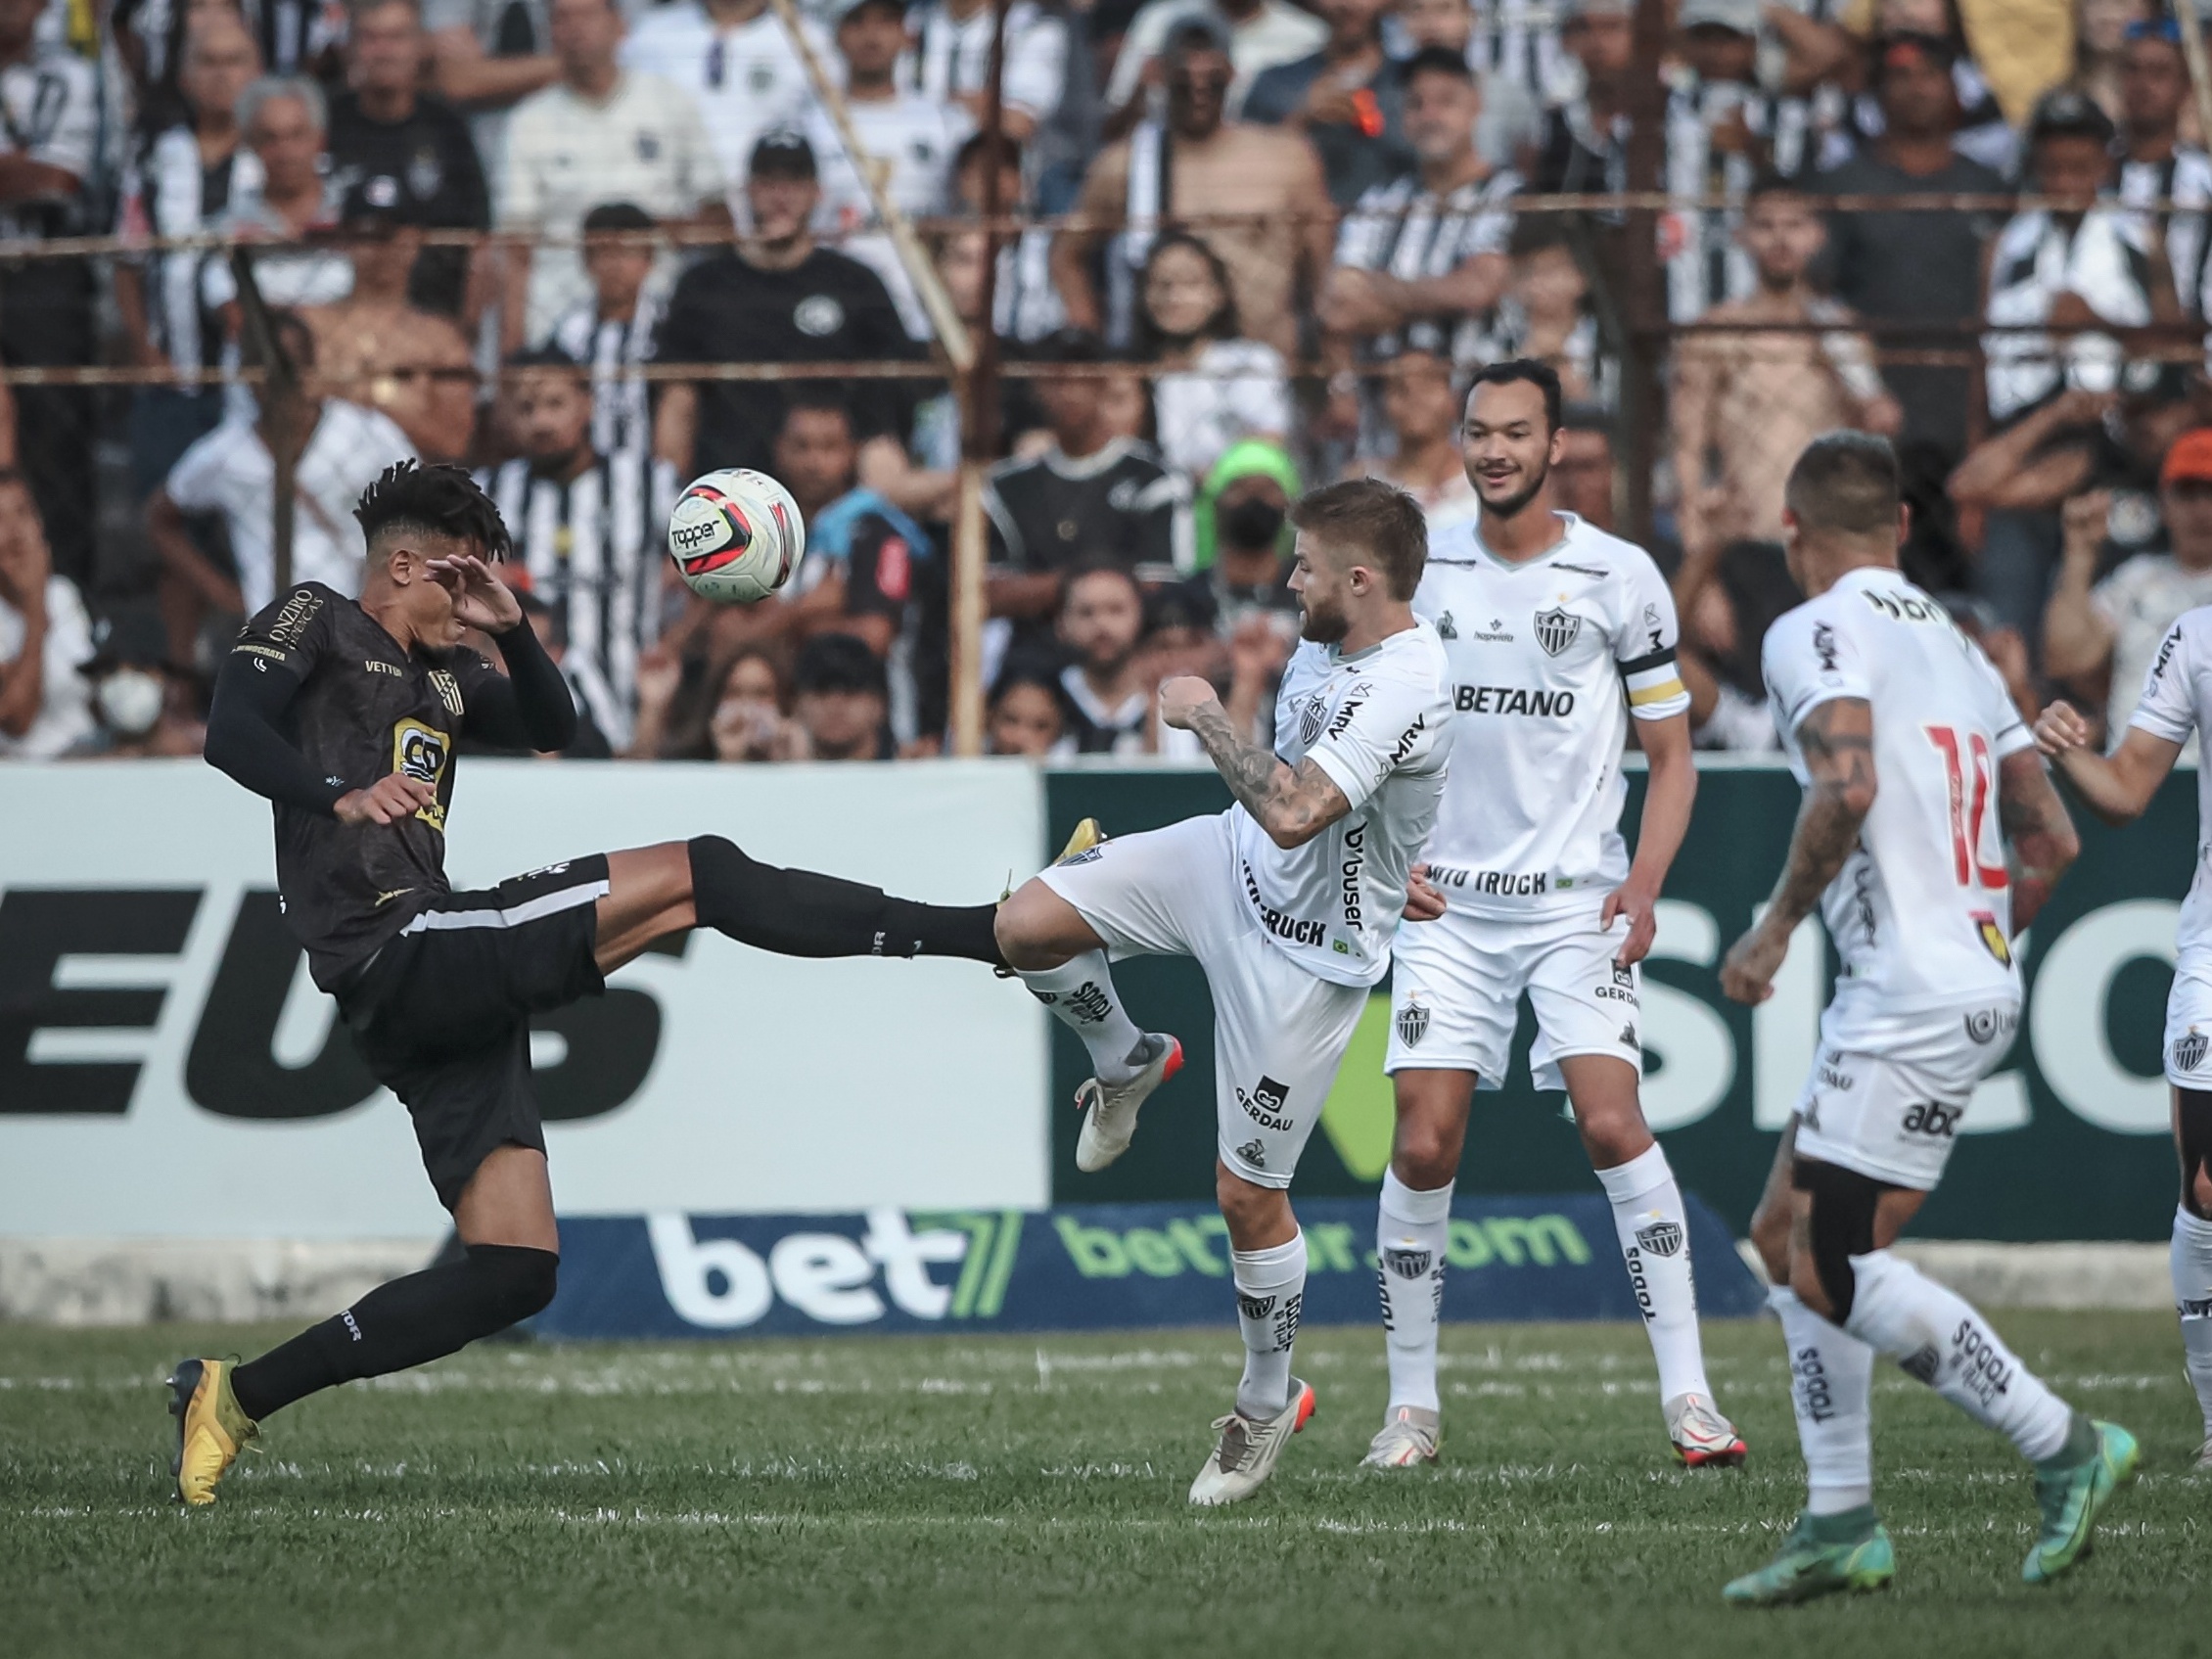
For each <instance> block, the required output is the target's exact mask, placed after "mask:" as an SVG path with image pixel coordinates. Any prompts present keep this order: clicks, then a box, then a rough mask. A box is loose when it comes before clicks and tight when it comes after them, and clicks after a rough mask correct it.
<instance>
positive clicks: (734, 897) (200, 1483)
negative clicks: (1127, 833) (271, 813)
mask: <svg viewBox="0 0 2212 1659" xmlns="http://www.w3.org/2000/svg"><path fill="white" fill-rule="evenodd" d="M354 516H355V517H356V518H357V519H359V520H360V524H361V530H362V532H363V533H364V535H365V536H366V538H367V543H368V563H367V570H366V574H365V576H364V578H363V582H362V590H361V598H360V601H359V603H355V602H354V601H353V600H350V599H347V598H346V597H344V596H343V595H341V594H339V593H337V592H335V591H333V590H332V589H330V588H327V587H324V586H321V585H320V584H318V583H314V582H308V583H305V584H303V585H301V586H300V587H299V588H297V589H296V590H295V591H294V592H292V593H290V594H288V595H286V596H285V597H283V598H281V599H279V600H278V601H276V602H275V603H273V604H271V605H270V606H269V607H268V608H267V609H266V610H264V611H263V612H262V613H261V614H260V615H259V616H257V617H255V618H254V619H253V621H252V622H249V623H247V625H246V628H245V630H244V631H243V632H242V633H241V634H240V636H239V640H238V644H237V646H236V647H235V648H234V649H233V652H232V654H231V657H230V659H229V661H228V663H227V664H226V665H225V666H224V668H223V670H222V674H221V676H220V678H219V679H218V680H217V681H216V685H215V699H214V708H213V712H212V714H210V716H209V718H208V721H207V759H208V760H209V761H211V762H212V763H213V764H214V765H216V766H218V767H220V768H221V769H222V770H223V771H225V772H227V773H229V774H230V776H232V777H233V778H235V779H237V780H238V781H239V782H240V783H242V784H244V785H245V786H246V787H247V788H248V789H251V790H252V791H253V793H254V794H256V795H260V796H264V797H266V798H267V799H268V800H269V801H271V802H273V803H274V804H275V806H276V856H277V880H278V884H279V886H280V887H281V888H282V890H283V904H284V912H285V917H286V920H287V921H288V923H289V924H290V925H291V928H292V931H293V932H294V934H295V935H297V936H298V937H299V939H300V943H301V944H302V945H304V946H305V947H306V951H307V963H308V969H309V971H310V972H311V973H312V974H313V976H314V980H315V984H316V985H318V986H320V987H321V988H322V989H323V990H324V991H328V992H330V993H331V995H333V996H334V997H336V998H337V1000H338V1005H339V1009H340V1012H341V1013H342V1014H343V1015H344V1016H345V1020H346V1025H347V1026H348V1027H349V1028H350V1029H351V1031H352V1034H353V1040H354V1042H355V1044H356V1045H357V1046H358V1047H359V1049H360V1051H361V1054H362V1057H363V1058H364V1059H366V1060H367V1062H368V1065H369V1069H370V1070H371V1071H372V1072H373V1073H375V1075H376V1077H377V1079H378V1080H379V1081H380V1082H382V1083H386V1084H387V1085H389V1086H390V1088H391V1089H392V1092H393V1093H394V1094H396V1095H397V1096H398V1097H399V1098H400V1100H401V1101H402V1102H404V1103H405V1105H406V1107H407V1110H408V1113H409V1114H410V1115H411V1116H412V1117H413V1119H414V1124H415V1137H416V1139H417V1140H418V1141H419V1142H420V1143H421V1145H422V1153H423V1165H424V1168H425V1169H427V1170H428V1171H429V1172H430V1178H431V1182H432V1184H433V1185H435V1186H436V1187H437V1188H438V1200H439V1202H441V1203H442V1204H444V1206H445V1207H446V1209H448V1210H450V1211H451V1212H452V1213H453V1225H454V1230H455V1231H456V1232H457V1233H458V1235H459V1237H460V1240H461V1243H462V1244H463V1245H464V1246H465V1247H466V1255H465V1256H464V1258H463V1259H462V1260H460V1261H456V1262H450V1263H447V1264H444V1265H441V1266H438V1267H431V1268H429V1269H427V1270H426V1271H423V1272H419V1273H414V1274H411V1275H409V1276H408V1277H406V1278H401V1279H394V1280H393V1281H392V1282H391V1283H390V1284H386V1285H383V1286H380V1287H379V1288H378V1289H376V1290H373V1291H371V1292H370V1293H369V1294H368V1295H367V1296H364V1297H363V1298H362V1299H361V1300H360V1301H358V1302H356V1303H355V1304H354V1305H353V1306H352V1307H351V1308H348V1309H347V1310H346V1312H345V1313H341V1314H339V1315H338V1316H337V1317H336V1318H332V1319H327V1320H325V1321H324V1322H323V1323H321V1324H319V1325H316V1326H314V1327H313V1328H312V1329H310V1330H307V1331H305V1332H302V1333H301V1334H300V1335H299V1336H297V1337H295V1338H293V1339H292V1340H291V1341H290V1342H288V1343H285V1344H284V1345H283V1346H282V1347H279V1348H276V1349H274V1350H272V1351H270V1352H269V1353H267V1354H264V1355H262V1356H261V1357H260V1358H259V1359H253V1360H251V1361H249V1362H247V1363H244V1364H239V1363H237V1362H235V1361H231V1360H222V1359H186V1360H184V1361H182V1362H181V1363H180V1364H178V1366H177V1368H176V1374H175V1376H173V1377H172V1378H171V1379H170V1385H171V1389H172V1395H173V1398H172V1401H171V1405H170V1410H171V1411H172V1412H173V1413H174V1414H175V1416H176V1418H177V1453H176V1470H175V1472H176V1477H177V1495H178V1497H179V1498H182V1499H183V1500H184V1501H185V1502H187V1503H193V1504H202V1503H211V1502H213V1501H214V1496H215V1483H216V1482H217V1481H219V1480H220V1479H221V1478H222V1476H223V1473H224V1471H225V1470H226V1469H228V1468H229V1467H230V1464H231V1462H232V1460H233V1459H234V1458H235V1457H236V1456H237V1455H238V1451H239V1448H240V1447H241V1446H243V1445H244V1444H245V1442H247V1441H248V1440H251V1439H253V1436H254V1435H255V1434H256V1433H257V1432H258V1425H259V1422H260V1420H261V1419H262V1418H264V1417H266V1416H267V1415H268V1414H269V1413H270V1412H272V1411H275V1410H278V1409H279V1408H281V1407H283V1406H289V1405H291V1404H292V1403H293V1402H294V1401H296V1400H299V1399H300V1398H302V1397H303V1396H305V1395H308V1394H312V1393H314V1392H316V1391H317V1390H319V1389H325V1388H330V1387H332V1386H334V1385H335V1384H338V1383H342V1382H346V1381H349V1380H351V1379H353V1378H356V1377H373V1376H381V1375H383V1374H384V1373H386V1372H388V1371H397V1370H403V1369H405V1368H407V1367H408V1366H411V1365H420V1364H423V1363H424V1362H426V1361H428V1360H431V1359H438V1357H439V1356H441V1355H445V1354H450V1353H452V1352H453V1351H454V1350H456V1349H458V1348H461V1347H463V1346H464V1345H466V1344H468V1343H470V1342H473V1341H475V1340H476V1339H477V1338H478V1337H481V1336H486V1335H488V1334H490V1333H491V1332H493V1331H497V1330H502V1329H504V1328H505V1327H506V1326H508V1325H511V1324H513V1323H514V1322H515V1321H516V1320H518V1319H522V1318H527V1317H529V1316H530V1314H532V1313H536V1312H537V1311H538V1310H539V1309H541V1308H543V1307H544V1306H545V1305H546V1304H547V1303H548V1302H550V1301H551V1300H552V1299H553V1287H554V1277H555V1270H556V1268H557V1267H558V1264H559V1261H560V1256H559V1251H560V1239H559V1234H558V1233H557V1231H556V1230H555V1227H554V1221H553V1192H552V1187H551V1184H550V1182H549V1181H548V1179H547V1175H546V1166H545V1136H544V1132H543V1130H542V1129H540V1128H539V1124H538V1115H537V1103H536V1101H535V1099H534V1098H533V1097H532V1094H531V1088H530V1015H531V1014H533V1013H536V1012H539V1011H542V1010H545V1009H551V1008H558V1007H561V1006H563V1005H564V1004H566V1003H569V1002H573V1001H575V1000H576V999H577V998H578V997H581V996H588V995H596V994H598V993H599V992H600V991H603V990H604V989H605V976H606V975H607V974H608V973H610V972H612V971H613V970H614V969H616V968H618V967H620V966H621V965H622V963H624V962H627V961H629V960H630V959H631V958H632V957H634V956H636V955H637V954H638V953H639V952H640V951H641V950H643V949H644V948H645V947H646V946H647V945H650V944H652V943H653V942H654V941H655V940H657V939H662V938H665V937H667V936H668V935H669V934H674V933H680V932H682V931H684V930H685V929H688V928H692V927H710V928H714V929H716V930H717V931H719V932H721V933H725V934H727V935H729V936H730V937H731V938H732V939H736V940H740V941H742V942H743V943H745V944H747V945H756V946H758V947H760V949H763V950H773V951H777V952H779V953H781V954H783V955H787V956H871V955H873V956H964V957H969V958H972V959H973V960H976V961H980V962H989V963H991V964H994V965H996V964H999V963H1000V961H1001V958H1000V956H999V954H998V947H997V945H995V944H994V943H993V941H992V938H991V918H992V913H993V911H994V909H995V906H993V905H990V904H979V905H972V906H964V907H952V906H945V905H934V904H919V903H914V902H912V901H910V900H907V899H893V898H891V897H889V896H887V895H886V894H884V893H883V892H882V891H881V890H880V889H877V888H872V887H863V886H860V885H859V884H858V883H855V882H849V881H840V880H838V879H837V878H835V877H833V876H823V875H815V874H813V873H812V872H810V871H806V870H784V869H777V868H774V867H772V866H770V865H766V864H761V863H759V862H756V861H755V860H754V859H752V858H749V857H747V856H746V854H745V853H742V852H740V851H739V850H738V848H737V847H736V846H735V845H733V844H732V843H731V842H729V841H726V840H724V839H723V838H722V837H720V836H713V835H710V836H700V837H698V838H697V839H695V840H692V841H689V842H682V841H670V842H664V843H662V844H661V845H659V846H657V847H641V848H633V849H630V850H629V851H627V852H622V853H592V854H590V855H588V856H585V857H579V858H572V859H570V860H569V861H568V862H567V863H565V864H554V865H551V866H549V867H548V868H546V869H542V870H536V871H533V872H531V873H530V874H529V875H525V876H518V877H516V878H515V879H514V880H512V881H508V882H503V883H501V884H500V885H499V886H498V887H495V888H491V889H488V890H486V891H484V892H482V893H455V892H453V891H452V890H451V889H450V888H449V887H448V886H447V885H446V881H445V814H446V811H447V809H448V808H449V807H450V806H451V804H452V799H453V766H454V759H453V755H454V746H455V744H456V742H457V741H458V740H459V739H461V738H463V737H469V738H474V739H478V740H481V741H484V742H486V743H490V744H495V745H498V746H500V747H504V748H517V749H536V750H555V749H559V748H561V747H562V746H563V745H565V744H567V743H568V742H569V741H570V740H571V739H572V738H573V737H574V736H575V734H576V706H575V703H574V702H573V700H572V699H571V697H570V695H569V690H568V687H567V685H566V683H565V682H564V681H563V679H562V677H561V673H560V670H559V669H558V668H555V667H554V666H553V664H552V662H551V660H550V659H548V658H547V656H546V655H545V652H544V649H543V647H541V646H540V645H539V644H538V641H537V636H536V635H535V634H534V633H533V632H532V631H531V630H530V624H529V623H528V622H526V621H525V620H524V618H523V613H522V608H521V607H520V605H518V604H517V602H516V600H515V596H514V595H513V594H512V593H510V592H509V591H508V590H507V588H506V587H505V585H504V584H502V583H501V582H500V580H499V578H498V577H497V576H495V575H494V574H493V572H492V569H491V565H490V563H489V561H495V560H498V559H500V558H502V557H503V556H504V555H505V554H506V552H507V547H508V541H507V530H506V527H505V526H504V525H502V524H501V523H500V520H499V514H498V511H497V509H496V508H494V507H493V506H492V504H491V502H490V501H489V500H488V499H487V498H486V497H485V496H484V492H483V491H482V490H480V489H478V488H477V486H476V484H474V483H473V482H472V481H471V480H470V478H469V475H468V474H467V473H466V472H464V471H462V470H461V469H460V468H458V467H417V466H415V464H414V463H412V462H406V463H403V464H401V465H399V466H396V467H393V468H392V469H391V470H390V471H389V472H387V473H386V474H385V475H384V476H383V477H382V478H381V479H379V480H378V481H377V483H376V484H373V485H372V486H371V487H370V488H369V489H368V491H367V492H366V493H365V494H363V495H362V497H361V502H360V506H359V509H358V510H357V511H356V513H355V515H354ZM472 627H473V628H478V629H481V630H482V631H484V633H486V634H489V635H490V636H491V638H492V639H493V640H495V641H496V642H497V644H498V648H499V653H500V656H501V657H502V658H504V659H505V662H506V667H507V672H506V674H505V675H504V676H502V675H501V674H500V673H498V672H497V671H496V670H495V669H494V668H492V667H491V665H490V664H488V663H486V662H485V661H484V659H483V658H482V657H480V656H478V655H477V654H476V653H475V652H473V651H470V650H468V649H466V648H464V647H463V646H462V645H461V644H460V639H461V634H462V630H463V629H465V628H472Z"/></svg>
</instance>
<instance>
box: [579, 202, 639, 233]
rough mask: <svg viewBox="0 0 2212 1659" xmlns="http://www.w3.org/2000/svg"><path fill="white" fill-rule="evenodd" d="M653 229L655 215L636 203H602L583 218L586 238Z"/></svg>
mask: <svg viewBox="0 0 2212 1659" xmlns="http://www.w3.org/2000/svg"><path fill="white" fill-rule="evenodd" d="M653 228H654V227H653V215H652V214H651V213H648V212H647V211H646V210H645V209H644V208H643V207H639V206H638V205H637V204H636V203H635V202H602V203H600V204H599V206H598V207H594V208H592V209H591V211H590V212H588V213H586V214H584V216H583V234H584V235H586V236H602V235H605V234H606V233H607V232H609V231H618V230H622V231H640V230H651V229H653Z"/></svg>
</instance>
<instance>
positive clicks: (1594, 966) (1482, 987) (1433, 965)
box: [1383, 910, 1643, 1088]
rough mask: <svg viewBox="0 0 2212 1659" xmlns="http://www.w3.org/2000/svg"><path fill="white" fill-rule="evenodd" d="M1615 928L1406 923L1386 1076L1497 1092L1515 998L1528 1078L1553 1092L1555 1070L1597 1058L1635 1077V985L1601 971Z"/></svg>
mask: <svg viewBox="0 0 2212 1659" xmlns="http://www.w3.org/2000/svg"><path fill="white" fill-rule="evenodd" d="M1627 937H1628V928H1627V925H1626V924H1625V923H1617V924H1615V926H1614V927H1613V928H1611V929H1610V930H1604V929H1600V928H1599V927H1598V925H1597V912H1596V911H1594V910H1578V911H1575V912H1572V913H1570V914H1568V915H1564V916H1546V917H1543V918H1541V919H1539V920H1536V921H1528V922H1507V921H1499V920H1498V919H1496V918H1495V917H1490V916H1469V915H1463V914H1461V913H1460V912H1458V911H1455V910H1447V911H1445V913H1444V914H1443V915H1441V916H1439V917H1438V918H1437V919H1436V920H1435V921H1433V922H1407V923H1406V925H1405V926H1404V927H1402V928H1400V929H1399V930H1398V943H1397V945H1395V946H1394V947H1393V949H1392V951H1391V960H1392V969H1391V975H1392V989H1391V1009H1390V1012H1391V1020H1390V1051H1389V1053H1388V1055H1387V1057H1386V1058H1385V1059H1384V1061H1383V1070H1384V1071H1386V1072H1414V1071H1435V1072H1472V1073H1474V1074H1475V1078H1476V1084H1475V1086H1476V1087H1478V1088H1502V1087H1503V1086H1504V1084H1505V1063H1506V1058H1507V1056H1508V1055H1509V1054H1510V1053H1511V1052H1512V1049H1513V1030H1514V1027H1515V1026H1516V1025H1518V1024H1519V1023H1520V1009H1521V992H1523V991H1527V992H1528V994H1529V1001H1530V1003H1531V1005H1533V1006H1534V1007H1535V1009H1536V1027H1537V1037H1536V1046H1535V1047H1534V1048H1532V1049H1531V1050H1530V1051H1529V1078H1530V1081H1531V1082H1532V1083H1535V1085H1536V1086H1537V1087H1538V1088H1564V1087H1566V1086H1567V1085H1566V1083H1565V1082H1564V1081H1563V1080H1562V1079H1561V1078H1560V1076H1559V1062H1560V1061H1561V1060H1563V1059H1566V1058H1568V1057H1569V1056H1570V1055H1575V1054H1609V1055H1612V1056H1613V1057H1615V1058H1616V1059H1621V1060H1626V1061H1627V1062H1628V1063H1629V1064H1630V1065H1632V1066H1634V1067H1636V1073H1637V1075H1638V1076H1639V1077H1640V1076H1641V1075H1642V1072H1643V1044H1642V1037H1641V1034H1640V1033H1639V1032H1638V1031H1637V1028H1636V1020H1637V1011H1638V1002H1637V997H1638V995H1639V994H1640V992H1641V990H1642V975H1641V973H1640V972H1639V971H1638V970H1637V969H1636V968H1634V967H1628V968H1621V967H1616V966H1615V965H1614V963H1613V955H1614V952H1616V951H1618V950H1619V949H1620V948H1621V942H1622V941H1623V940H1625V939H1626V938H1627Z"/></svg>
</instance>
